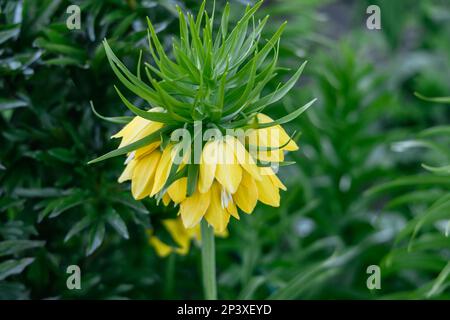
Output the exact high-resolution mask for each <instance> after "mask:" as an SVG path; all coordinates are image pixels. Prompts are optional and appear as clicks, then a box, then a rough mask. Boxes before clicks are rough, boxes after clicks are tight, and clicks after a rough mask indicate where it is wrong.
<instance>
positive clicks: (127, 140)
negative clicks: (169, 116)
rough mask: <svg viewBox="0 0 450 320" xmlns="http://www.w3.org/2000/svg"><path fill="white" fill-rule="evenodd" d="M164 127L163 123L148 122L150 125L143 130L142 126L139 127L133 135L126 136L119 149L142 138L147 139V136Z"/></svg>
mask: <svg viewBox="0 0 450 320" xmlns="http://www.w3.org/2000/svg"><path fill="white" fill-rule="evenodd" d="M144 120H145V119H144ZM145 121H148V120H145ZM162 127H163V124H162V123H159V122H152V121H148V123H147V124H146V125H145V126H144V127H143V128H140V126H138V127H137V128H135V129H134V130H133V132H132V133H130V134H127V135H124V136H123V138H122V141H121V142H120V145H119V148H122V147H124V146H126V145H129V144H131V143H133V142H136V141H138V140H140V139H142V138H145V137H146V136H148V135H150V134H152V133H154V132H155V131H157V130H159V129H161V128H162Z"/></svg>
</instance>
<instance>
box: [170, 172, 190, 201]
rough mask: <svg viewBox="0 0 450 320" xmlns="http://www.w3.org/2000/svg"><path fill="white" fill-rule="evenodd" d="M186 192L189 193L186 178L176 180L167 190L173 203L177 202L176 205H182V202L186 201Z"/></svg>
mask: <svg viewBox="0 0 450 320" xmlns="http://www.w3.org/2000/svg"><path fill="white" fill-rule="evenodd" d="M186 191H187V178H186V177H183V178H180V179H178V180H176V181H175V182H174V183H172V184H171V185H170V187H169V188H168V189H167V192H168V193H169V196H170V197H171V198H172V200H173V202H175V203H180V202H181V201H183V200H184V199H186Z"/></svg>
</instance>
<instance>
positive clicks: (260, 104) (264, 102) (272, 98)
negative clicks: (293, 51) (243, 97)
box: [248, 61, 307, 112]
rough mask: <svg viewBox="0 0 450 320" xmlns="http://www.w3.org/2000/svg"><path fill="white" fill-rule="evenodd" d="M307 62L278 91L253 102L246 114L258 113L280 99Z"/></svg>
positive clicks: (289, 88) (295, 81)
mask: <svg viewBox="0 0 450 320" xmlns="http://www.w3.org/2000/svg"><path fill="white" fill-rule="evenodd" d="M306 63H307V61H305V62H304V63H303V64H302V65H301V66H300V68H299V69H298V70H297V72H296V73H295V74H294V75H293V76H292V77H291V78H290V79H289V80H288V81H287V82H286V83H285V84H284V85H283V86H281V87H280V88H279V89H278V90H276V91H275V92H274V93H272V94H270V95H267V96H265V97H264V98H262V99H260V100H258V101H257V102H255V103H254V104H253V105H252V107H251V108H249V110H248V112H258V111H260V110H262V109H264V107H266V106H268V105H270V104H273V103H275V102H277V101H279V100H280V99H282V98H283V97H284V96H285V95H286V94H287V93H288V92H289V91H290V90H291V89H292V87H293V86H294V85H295V84H296V83H297V81H298V79H299V78H300V76H301V74H302V72H303V69H304V68H305V66H306Z"/></svg>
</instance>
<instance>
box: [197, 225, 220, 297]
mask: <svg viewBox="0 0 450 320" xmlns="http://www.w3.org/2000/svg"><path fill="white" fill-rule="evenodd" d="M201 228H202V269H203V270H202V271H203V289H204V290H205V299H207V300H216V299H217V285H216V248H215V245H214V230H213V228H211V227H209V226H208V223H207V222H206V221H205V219H202V222H201Z"/></svg>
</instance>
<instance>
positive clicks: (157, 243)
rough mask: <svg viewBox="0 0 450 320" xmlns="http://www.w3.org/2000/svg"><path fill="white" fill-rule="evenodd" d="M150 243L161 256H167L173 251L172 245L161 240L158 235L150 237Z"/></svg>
mask: <svg viewBox="0 0 450 320" xmlns="http://www.w3.org/2000/svg"><path fill="white" fill-rule="evenodd" d="M149 243H150V245H151V246H152V247H153V248H154V249H155V251H156V254H157V255H158V256H160V257H161V258H165V257H167V256H168V255H169V254H171V253H172V251H173V249H172V247H171V246H168V245H167V244H165V243H164V242H162V241H161V240H159V239H158V238H157V237H154V236H152V237H150V239H149Z"/></svg>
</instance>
